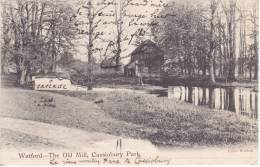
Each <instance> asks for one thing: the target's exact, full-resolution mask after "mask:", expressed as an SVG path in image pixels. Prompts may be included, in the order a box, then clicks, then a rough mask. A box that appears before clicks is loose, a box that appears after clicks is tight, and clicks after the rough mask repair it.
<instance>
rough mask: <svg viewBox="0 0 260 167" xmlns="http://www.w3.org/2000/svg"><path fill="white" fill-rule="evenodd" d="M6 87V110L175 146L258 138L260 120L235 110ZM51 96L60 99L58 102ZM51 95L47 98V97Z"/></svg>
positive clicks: (139, 96) (129, 95) (133, 96)
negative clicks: (242, 115)
mask: <svg viewBox="0 0 260 167" xmlns="http://www.w3.org/2000/svg"><path fill="white" fill-rule="evenodd" d="M58 93H59V94H62V95H58V94H57V93H51V92H38V91H33V90H22V89H4V91H2V93H1V95H4V97H8V98H7V100H2V104H1V107H2V110H1V113H0V116H2V117H12V118H19V119H26V120H32V121H39V122H44V123H49V124H54V125H61V126H65V127H69V128H78V129H81V130H87V131H92V132H102V133H107V134H111V135H115V136H124V137H130V138H135V139H147V140H149V141H151V142H152V143H153V144H156V145H169V146H173V147H193V146H220V145H221V146H223V145H233V144H247V143H257V121H256V120H252V119H248V118H246V117H241V116H238V115H236V114H234V113H231V112H226V111H217V112H214V111H213V110H211V109H207V108H204V107H198V106H194V105H192V104H188V103H184V102H178V101H174V100H172V99H168V98H167V97H158V96H157V95H154V94H143V93H134V92H123V91H88V92H79V91H77V92H72V91H64V92H58ZM51 99H55V100H54V101H52V102H48V100H49V101H51ZM46 101H47V102H46Z"/></svg>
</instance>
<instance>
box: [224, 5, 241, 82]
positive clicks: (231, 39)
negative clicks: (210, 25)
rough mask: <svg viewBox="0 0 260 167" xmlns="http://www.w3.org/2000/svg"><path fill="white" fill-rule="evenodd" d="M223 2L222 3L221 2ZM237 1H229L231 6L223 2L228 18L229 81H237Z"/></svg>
mask: <svg viewBox="0 0 260 167" xmlns="http://www.w3.org/2000/svg"><path fill="white" fill-rule="evenodd" d="M221 2H222V1H221ZM236 4H237V2H236V0H229V5H226V4H225V3H224V2H222V7H223V11H224V14H225V16H226V26H227V45H228V48H227V50H228V58H229V70H228V76H227V80H228V81H231V82H232V81H235V80H236V77H235V69H236V26H237V23H236V11H237V5H236Z"/></svg>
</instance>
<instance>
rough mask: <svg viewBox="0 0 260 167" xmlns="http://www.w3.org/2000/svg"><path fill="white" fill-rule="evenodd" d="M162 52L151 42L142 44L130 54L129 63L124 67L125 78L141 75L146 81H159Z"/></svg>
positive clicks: (162, 60)
mask: <svg viewBox="0 0 260 167" xmlns="http://www.w3.org/2000/svg"><path fill="white" fill-rule="evenodd" d="M163 63H164V52H163V51H162V50H161V49H160V48H159V47H158V46H157V45H156V44H155V43H154V42H152V41H151V40H146V41H144V42H142V43H141V44H140V45H139V46H138V47H137V48H136V49H135V50H134V51H133V52H132V53H131V54H130V62H129V63H128V64H127V65H126V66H125V67H124V74H125V76H126V77H135V76H139V75H141V76H142V77H144V78H147V79H155V78H156V79H160V78H161V77H162V73H163V71H162V65H163Z"/></svg>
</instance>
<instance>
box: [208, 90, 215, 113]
mask: <svg viewBox="0 0 260 167" xmlns="http://www.w3.org/2000/svg"><path fill="white" fill-rule="evenodd" d="M209 108H215V89H214V88H212V87H210V88H209Z"/></svg>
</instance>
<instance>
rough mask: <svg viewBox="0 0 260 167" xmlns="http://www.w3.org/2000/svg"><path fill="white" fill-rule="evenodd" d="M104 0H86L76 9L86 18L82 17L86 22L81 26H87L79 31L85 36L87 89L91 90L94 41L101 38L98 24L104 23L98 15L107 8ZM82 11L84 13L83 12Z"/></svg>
mask: <svg viewBox="0 0 260 167" xmlns="http://www.w3.org/2000/svg"><path fill="white" fill-rule="evenodd" d="M107 7H108V5H106V0H102V1H100V2H99V1H98V2H96V1H93V0H86V1H84V4H83V5H81V7H80V8H79V9H78V12H77V13H78V15H81V13H82V12H84V11H85V12H86V17H84V18H85V19H86V20H87V21H86V22H83V23H82V25H87V26H86V27H83V28H81V29H79V31H80V33H81V34H86V35H87V50H88V51H87V52H88V53H87V59H88V89H89V90H91V89H92V87H93V79H94V74H93V63H94V57H93V56H94V54H93V51H94V50H95V41H96V40H97V39H99V38H101V37H100V36H101V34H102V32H101V33H100V32H99V31H98V28H99V26H100V24H101V23H102V22H103V21H104V19H102V18H100V17H99V15H100V13H101V12H102V11H103V10H104V9H105V8H107ZM83 10H84V11H83Z"/></svg>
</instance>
